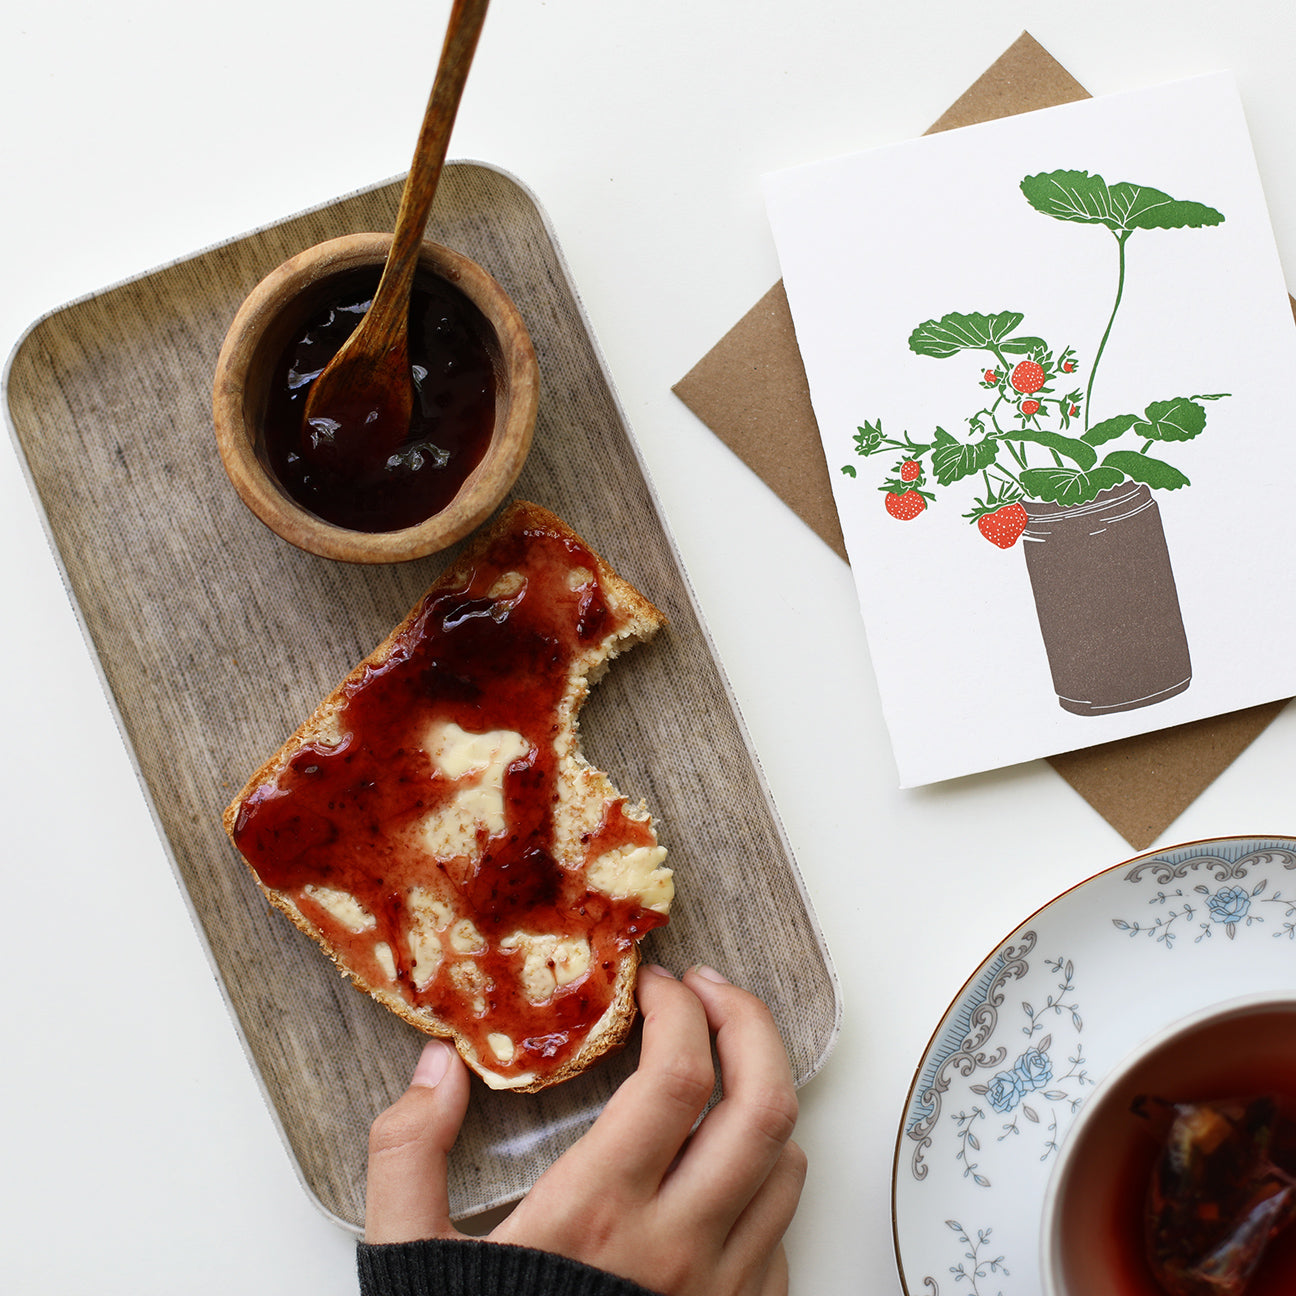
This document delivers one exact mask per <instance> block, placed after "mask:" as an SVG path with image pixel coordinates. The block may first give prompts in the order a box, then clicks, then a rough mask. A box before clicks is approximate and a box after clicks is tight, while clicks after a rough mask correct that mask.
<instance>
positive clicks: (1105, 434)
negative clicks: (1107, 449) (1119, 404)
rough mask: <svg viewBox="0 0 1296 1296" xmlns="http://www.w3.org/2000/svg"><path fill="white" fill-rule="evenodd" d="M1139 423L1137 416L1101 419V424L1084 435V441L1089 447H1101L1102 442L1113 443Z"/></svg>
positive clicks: (1096, 424)
mask: <svg viewBox="0 0 1296 1296" xmlns="http://www.w3.org/2000/svg"><path fill="white" fill-rule="evenodd" d="M1140 422H1142V420H1141V419H1140V418H1139V416H1138V415H1137V414H1117V415H1116V417H1115V418H1109V419H1103V421H1102V422H1101V423H1095V424H1094V425H1093V427H1091V428H1090V429H1089V431H1088V432H1086V433H1085V434H1084V439H1085V440H1086V441H1088V442H1089V444H1090V445H1102V444H1103V442H1104V441H1115V440H1116V438H1117V437H1120V436H1124V435H1125V433H1126V432H1128V431H1129V430H1130V428H1132V427H1133V426H1134V424H1135V423H1140Z"/></svg>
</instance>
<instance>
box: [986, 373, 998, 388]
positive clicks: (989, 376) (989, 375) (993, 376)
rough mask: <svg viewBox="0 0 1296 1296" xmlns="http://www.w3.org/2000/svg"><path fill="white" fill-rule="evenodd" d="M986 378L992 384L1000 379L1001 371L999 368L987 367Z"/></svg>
mask: <svg viewBox="0 0 1296 1296" xmlns="http://www.w3.org/2000/svg"><path fill="white" fill-rule="evenodd" d="M985 380H986V382H988V383H989V384H990V385H991V386H994V384H995V383H997V382H998V381H999V371H998V370H997V369H987V370H986V371H985Z"/></svg>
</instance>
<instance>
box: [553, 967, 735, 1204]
mask: <svg viewBox="0 0 1296 1296" xmlns="http://www.w3.org/2000/svg"><path fill="white" fill-rule="evenodd" d="M638 997H639V1006H640V1009H641V1010H642V1013H643V1044H642V1047H641V1050H640V1055H639V1066H638V1068H637V1069H636V1071H635V1072H634V1074H633V1075H631V1076H630V1077H629V1078H628V1079H627V1080H625V1081H624V1082H623V1083H622V1085H621V1087H620V1088H619V1089H618V1090H617V1091H616V1093H615V1094H613V1095H612V1098H611V1100H610V1101H609V1102H608V1104H607V1106H606V1107H605V1108H604V1110H603V1112H602V1114H601V1115H600V1116H599V1118H598V1120H596V1121H595V1122H594V1125H593V1126H592V1127H591V1128H590V1130H589V1132H588V1133H587V1134H586V1135H585V1136H584V1138H582V1139H581V1141H580V1143H578V1144H577V1148H576V1149H573V1151H576V1150H577V1149H579V1158H580V1161H581V1162H582V1163H584V1164H585V1165H586V1166H588V1167H591V1168H595V1169H597V1168H602V1167H615V1170H616V1174H617V1177H618V1180H619V1181H620V1182H621V1183H623V1184H624V1185H625V1186H626V1188H627V1189H628V1190H629V1191H630V1192H631V1193H633V1194H635V1195H643V1194H647V1193H652V1192H655V1191H656V1189H657V1186H658V1185H659V1184H660V1183H661V1180H662V1178H663V1176H664V1175H665V1174H666V1172H667V1170H669V1169H670V1167H671V1165H672V1163H673V1162H674V1160H675V1158H676V1157H677V1156H678V1154H679V1150H680V1148H681V1147H682V1146H683V1143H684V1140H685V1139H687V1138H688V1136H689V1133H690V1132H691V1131H692V1129H693V1126H694V1125H695V1124H696V1122H697V1118H698V1116H699V1115H701V1113H702V1110H703V1108H705V1106H706V1104H707V1102H708V1101H709V1100H710V1098H711V1093H712V1091H713V1090H714V1088H715V1068H714V1066H713V1065H712V1062H711V1033H710V1030H709V1028H708V1026H707V1018H706V1013H705V1011H704V1010H703V1007H702V1005H701V1003H699V1001H698V998H697V996H696V995H695V994H693V992H692V991H691V990H689V989H688V987H687V986H685V985H683V984H681V983H680V982H679V981H677V980H675V978H674V977H672V976H671V975H670V973H668V972H666V971H665V970H664V969H661V968H655V967H641V968H640V969H639V985H638Z"/></svg>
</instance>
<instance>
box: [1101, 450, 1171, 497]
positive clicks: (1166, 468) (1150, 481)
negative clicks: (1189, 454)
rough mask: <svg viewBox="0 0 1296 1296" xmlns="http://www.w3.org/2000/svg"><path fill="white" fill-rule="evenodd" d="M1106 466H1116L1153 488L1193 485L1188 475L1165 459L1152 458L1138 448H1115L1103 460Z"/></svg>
mask: <svg viewBox="0 0 1296 1296" xmlns="http://www.w3.org/2000/svg"><path fill="white" fill-rule="evenodd" d="M1103 466H1104V467H1105V468H1115V469H1116V470H1117V471H1118V472H1122V473H1124V474H1125V476H1126V477H1129V478H1130V479H1131V480H1133V481H1136V482H1143V483H1145V484H1146V485H1148V486H1151V487H1152V489H1153V490H1178V489H1179V488H1180V487H1181V486H1191V485H1192V483H1191V482H1190V481H1189V480H1188V478H1187V477H1185V476H1184V475H1183V473H1181V472H1180V471H1179V469H1178V468H1176V467H1174V466H1173V465H1172V464H1168V463H1166V462H1165V460H1163V459H1150V458H1149V457H1148V456H1147V455H1145V454H1139V452H1138V451H1137V450H1113V451H1112V452H1111V454H1109V455H1108V456H1107V457H1106V458H1105V459H1104V460H1103Z"/></svg>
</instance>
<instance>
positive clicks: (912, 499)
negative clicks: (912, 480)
mask: <svg viewBox="0 0 1296 1296" xmlns="http://www.w3.org/2000/svg"><path fill="white" fill-rule="evenodd" d="M883 503H884V504H885V505H886V511H887V512H888V513H890V514H891V516H892V517H893V518H899V519H900V521H901V522H908V521H909V520H910V519H912V518H916V517H917V516H918V514H919V513H921V512H922V511H923V509H925V508H926V507H927V501H926V500H925V499H923V497H922V496H921V495H920V494H919V493H918V492H917V491H916V490H907V491H903V492H901V491H888V492H887V494H886V498H885V499H884V501H883Z"/></svg>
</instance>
